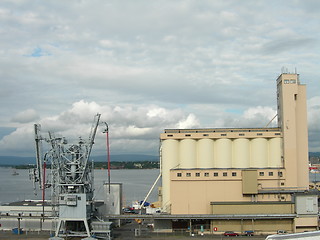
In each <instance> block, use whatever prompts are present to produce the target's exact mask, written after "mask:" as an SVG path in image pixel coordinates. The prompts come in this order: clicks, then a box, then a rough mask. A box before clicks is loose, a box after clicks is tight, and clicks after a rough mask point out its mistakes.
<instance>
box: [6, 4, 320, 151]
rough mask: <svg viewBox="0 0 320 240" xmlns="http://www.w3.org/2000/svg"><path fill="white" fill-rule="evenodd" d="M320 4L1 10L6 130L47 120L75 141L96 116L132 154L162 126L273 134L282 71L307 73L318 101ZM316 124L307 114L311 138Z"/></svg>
mask: <svg viewBox="0 0 320 240" xmlns="http://www.w3.org/2000/svg"><path fill="white" fill-rule="evenodd" d="M319 6H320V3H318V2H316V1H300V0H298V1H294V2H292V3H291V4H290V5H288V4H287V3H286V2H280V1H276V0H271V1H268V2H267V1H245V2H239V1H233V0H231V1H196V0H191V1H167V0H165V1H161V2H157V1H147V0H143V1H138V2H136V1H135V2H132V1H126V0H125V1H114V0H111V1H101V0H91V1H88V0H84V1H72V2H70V1H69V2H68V3H65V2H59V1H45V2H41V3H40V2H37V1H36V2H30V1H2V2H1V3H0V20H1V29H0V34H1V36H2V38H1V39H0V64H1V66H2V67H1V71H0V78H1V89H0V101H1V105H0V111H1V112H2V113H3V114H2V115H1V117H0V127H2V128H3V127H4V128H7V127H9V128H16V127H18V128H19V127H22V125H24V123H26V122H28V121H29V122H30V123H31V122H32V121H35V120H36V118H37V115H38V116H42V118H41V119H39V121H40V122H41V123H42V124H43V127H44V128H46V129H52V130H56V131H58V132H60V131H61V132H62V133H63V134H67V135H70V136H71V135H73V134H72V133H73V132H77V131H78V133H79V132H81V131H84V130H83V129H87V128H86V126H87V124H88V123H89V122H90V121H91V116H93V115H94V114H95V113H96V112H97V111H99V112H101V113H106V114H103V120H104V121H107V122H109V123H110V125H111V126H110V127H112V128H114V131H115V129H117V130H118V132H117V134H115V132H114V134H115V135H113V136H116V137H117V142H119V143H120V141H121V136H123V135H126V137H128V138H129V139H130V144H129V143H128V142H127V143H126V144H124V146H125V145H127V146H133V143H134V142H135V140H136V139H138V138H139V144H140V143H141V141H143V138H144V137H147V138H149V139H150V137H151V138H154V137H153V136H154V135H156V138H158V133H159V132H161V131H162V129H163V128H174V127H179V126H181V127H194V126H199V127H219V126H220V127H226V126H228V127H242V126H243V127H244V126H246V127H261V126H265V124H267V123H268V121H269V120H270V119H271V118H272V117H273V116H272V114H273V112H274V110H273V109H275V108H276V83H275V79H276V77H277V74H278V73H280V70H281V68H282V67H283V66H285V67H287V68H289V69H295V68H297V69H298V72H299V73H300V74H301V81H302V82H303V83H306V84H307V89H308V98H309V99H316V98H317V97H318V96H319V92H320V85H319V82H318V80H317V79H318V78H319V76H320V70H319V67H318V65H319V64H318V63H319V61H320V56H319V54H317V53H318V52H319V51H320V49H319V44H317V43H318V42H319V41H320V36H319V33H318V32H319V31H318V29H319V28H320V17H319V14H317V11H316V9H318V7H319ZM70 106H72V107H70ZM259 106H260V107H259ZM26 109H29V110H28V111H29V112H28V111H27V112H24V111H26ZM32 109H33V110H32ZM32 111H34V112H32ZM232 111H235V112H232ZM309 111H312V112H311V113H309V115H310V114H311V115H312V116H313V115H316V112H317V110H315V109H310V108H309ZM23 112H24V113H23ZM17 113H19V114H17ZM22 113H23V114H22ZM11 120H12V121H11ZM273 124H274V123H273ZM129 126H131V127H129ZM316 126H317V123H316V122H315V121H312V120H311V121H310V117H309V129H317V127H316ZM72 129H74V130H72ZM120 130H121V131H120ZM120 133H121V134H120ZM81 134H82V132H81ZM85 134H86V132H83V135H85ZM312 134H313V133H311V134H309V136H312ZM9 136H11V135H9ZM9 136H8V137H9ZM118 137H119V139H118ZM315 139H316V138H315V137H310V138H309V141H310V146H314V147H313V148H314V149H319V147H317V142H316V140H315ZM122 140H123V141H124V139H122ZM126 141H129V140H126ZM135 143H137V142H135ZM149 143H150V141H149ZM318 145H319V144H318ZM119 146H120V144H115V145H113V149H122V150H123V151H124V149H125V147H124V146H122V148H120V147H119ZM145 146H149V147H148V148H146V149H147V151H149V150H150V149H151V148H153V147H155V146H153V147H151V146H150V144H145ZM128 149H133V148H128ZM128 149H127V150H128ZM136 149H138V147H136ZM128 151H129V150H128ZM141 151H143V148H142V147H141ZM150 151H151V150H150ZM152 151H153V150H152ZM7 153H8V152H7ZM0 154H2V153H1V152H0ZM8 154H9V153H8ZM11 154H14V153H13V152H12V153H11Z"/></svg>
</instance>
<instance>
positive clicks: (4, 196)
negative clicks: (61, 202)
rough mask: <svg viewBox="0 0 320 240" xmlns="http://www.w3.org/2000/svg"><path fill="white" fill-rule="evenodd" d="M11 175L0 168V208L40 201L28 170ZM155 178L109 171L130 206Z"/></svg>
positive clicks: (101, 174) (97, 183) (97, 179)
mask: <svg viewBox="0 0 320 240" xmlns="http://www.w3.org/2000/svg"><path fill="white" fill-rule="evenodd" d="M13 172H14V169H11V168H0V183H1V184H0V204H5V203H9V202H14V201H22V200H25V199H35V200H40V199H41V198H42V196H41V192H40V191H39V188H37V189H38V190H37V195H34V190H33V183H32V181H31V180H29V171H28V170H25V169H21V170H16V172H17V173H19V175H12V173H13ZM107 174H108V173H107V170H94V187H95V193H94V194H95V198H96V199H98V200H101V199H103V187H102V185H103V183H104V182H107V181H108V175H107ZM158 175H159V169H141V170H136V169H122V170H111V182H112V183H122V186H123V198H124V203H125V204H126V205H131V204H132V202H133V201H137V200H143V199H144V197H145V196H146V195H147V193H148V191H149V190H150V188H151V186H152V184H153V183H154V181H155V180H156V178H157V177H158ZM319 179H320V178H319ZM160 185H161V183H160V181H159V182H158V184H157V185H156V187H155V189H154V190H153V192H152V194H151V195H150V197H149V199H148V201H149V202H155V201H157V189H158V186H160ZM49 195H50V190H47V191H46V196H47V197H46V199H49V198H50V197H49Z"/></svg>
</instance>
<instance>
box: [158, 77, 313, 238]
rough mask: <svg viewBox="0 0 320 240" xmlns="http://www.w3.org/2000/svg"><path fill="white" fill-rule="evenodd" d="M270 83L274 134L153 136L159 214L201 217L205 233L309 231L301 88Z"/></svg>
mask: <svg viewBox="0 0 320 240" xmlns="http://www.w3.org/2000/svg"><path fill="white" fill-rule="evenodd" d="M276 83H277V103H278V110H277V117H278V127H276V128H245V129H244V128H228V129H219V128H212V129H166V130H165V131H164V133H162V134H161V135H160V139H161V168H162V169H161V171H162V189H161V194H160V195H161V201H162V211H163V212H165V213H168V214H171V215H177V217H179V216H182V215H199V219H201V216H206V220H205V221H204V222H203V223H202V224H205V225H206V226H207V227H206V228H207V230H208V231H210V232H215V231H216V232H224V231H228V230H233V231H238V232H244V231H248V230H250V231H255V232H260V233H273V232H276V231H277V230H280V229H281V230H285V231H288V232H299V231H307V230H316V229H317V227H318V217H317V213H318V205H317V196H316V195H314V194H311V193H309V191H308V187H309V172H308V132H307V110H306V109H307V108H306V86H305V85H303V84H301V83H300V80H299V75H298V74H289V73H283V74H281V75H280V76H279V77H278V79H277V81H276ZM208 216H211V218H210V217H208ZM174 225H175V224H174V223H173V224H172V226H173V228H174ZM178 225H179V224H178Z"/></svg>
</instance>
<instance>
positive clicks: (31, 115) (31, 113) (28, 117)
mask: <svg viewBox="0 0 320 240" xmlns="http://www.w3.org/2000/svg"><path fill="white" fill-rule="evenodd" d="M38 119H39V115H38V113H37V111H36V110H34V109H27V110H25V111H22V112H20V113H18V114H16V115H15V116H13V118H12V119H11V121H13V122H17V123H29V122H34V121H36V120H38Z"/></svg>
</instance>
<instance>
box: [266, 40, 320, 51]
mask: <svg viewBox="0 0 320 240" xmlns="http://www.w3.org/2000/svg"><path fill="white" fill-rule="evenodd" d="M318 42H319V41H318V40H316V39H315V38H304V37H302V38H293V39H292V38H291V37H290V36H289V37H288V38H286V39H278V40H273V41H270V42H268V43H266V44H264V45H263V46H262V53H263V54H272V55H274V54H276V55H277V54H282V53H283V52H286V51H291V50H295V51H298V50H301V49H307V48H314V47H315V46H316V44H317V43H318Z"/></svg>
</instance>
